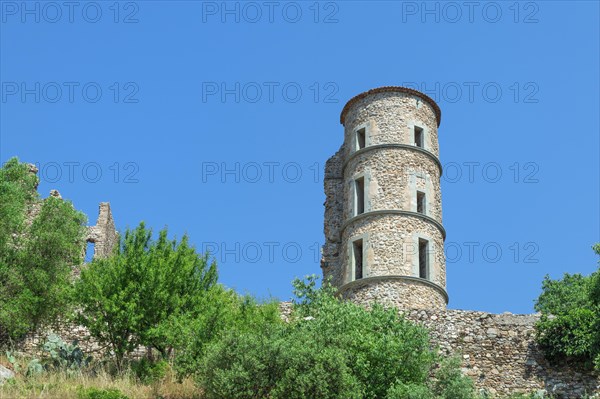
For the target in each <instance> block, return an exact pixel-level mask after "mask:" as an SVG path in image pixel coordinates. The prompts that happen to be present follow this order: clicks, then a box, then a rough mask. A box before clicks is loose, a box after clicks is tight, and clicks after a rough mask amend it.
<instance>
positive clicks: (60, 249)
mask: <svg viewBox="0 0 600 399" xmlns="http://www.w3.org/2000/svg"><path fill="white" fill-rule="evenodd" d="M37 182H38V180H37V176H36V175H35V174H33V173H30V172H29V167H28V165H26V164H24V163H20V162H19V161H18V159H17V158H12V159H11V160H9V161H8V162H7V163H6V164H5V165H4V166H3V167H2V168H0V303H2V306H1V307H0V327H1V329H2V330H3V331H5V333H7V334H8V335H9V336H11V337H13V338H17V337H20V336H22V335H23V334H25V333H26V332H27V331H30V330H31V329H33V328H35V327H36V326H38V325H39V324H40V322H41V321H45V322H49V321H52V320H53V319H55V318H56V317H57V316H58V315H60V314H64V313H65V311H66V309H67V307H68V291H69V287H70V280H69V279H70V275H71V270H72V267H73V266H76V265H78V264H80V263H81V261H82V248H83V240H84V233H85V223H86V218H85V216H84V215H83V214H82V213H81V212H78V211H76V210H75V209H74V208H73V205H72V204H71V203H70V202H68V201H64V200H61V199H59V198H54V197H49V198H47V199H46V200H44V201H42V202H41V203H39V196H38V194H37V191H36V186H37ZM34 204H35V205H36V206H40V210H39V213H38V214H37V216H36V217H35V218H34V219H33V221H32V222H31V223H27V212H28V211H31V210H32V209H33V208H32V205H34Z"/></svg>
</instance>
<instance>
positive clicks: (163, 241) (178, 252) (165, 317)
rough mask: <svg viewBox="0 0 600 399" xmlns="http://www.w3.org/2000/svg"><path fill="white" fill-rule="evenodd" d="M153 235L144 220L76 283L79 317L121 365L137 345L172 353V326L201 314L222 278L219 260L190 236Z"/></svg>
mask: <svg viewBox="0 0 600 399" xmlns="http://www.w3.org/2000/svg"><path fill="white" fill-rule="evenodd" d="M151 235H152V232H151V230H147V229H146V227H145V225H144V223H143V222H142V223H140V225H139V226H138V227H137V228H136V229H135V230H133V231H130V230H128V231H126V232H125V234H124V235H123V237H122V238H121V241H120V244H119V246H118V247H117V248H116V249H115V252H114V254H113V255H112V256H110V257H108V258H105V259H97V260H93V261H92V263H91V264H90V265H89V266H88V267H87V268H85V269H84V270H83V271H82V272H81V278H80V279H79V281H78V282H77V284H76V289H75V299H76V303H78V304H79V307H80V308H79V311H78V314H77V319H78V321H79V322H80V323H81V324H82V325H84V326H85V327H87V328H88V329H89V331H90V333H91V334H92V335H93V336H94V337H95V338H96V339H97V340H98V341H99V342H100V343H104V344H108V345H110V347H111V348H112V350H113V351H114V354H115V357H116V360H117V363H118V364H119V365H120V364H121V363H122V359H123V357H124V356H125V355H126V354H127V353H130V352H131V351H132V350H133V349H135V348H136V347H137V346H138V345H145V346H151V347H153V348H155V349H156V350H158V351H159V352H160V353H161V354H162V356H163V357H165V356H167V354H168V352H169V350H170V348H171V347H172V345H173V339H174V337H173V333H172V331H173V329H174V327H173V326H174V325H175V324H176V323H177V320H180V319H181V318H194V317H196V316H199V315H200V314H201V312H202V310H203V309H202V306H201V304H202V303H203V297H204V295H206V292H207V291H208V290H209V289H210V288H211V287H212V286H213V285H214V284H215V283H216V280H217V270H216V264H215V263H214V262H213V263H209V261H208V255H205V256H201V255H199V254H198V253H196V251H195V250H194V248H193V247H191V246H190V245H189V243H188V238H187V236H184V237H183V238H182V239H181V241H180V242H179V243H177V241H176V240H172V241H171V240H168V239H167V230H166V229H163V230H162V231H161V232H160V233H159V237H158V239H157V240H156V241H153V240H152V239H151Z"/></svg>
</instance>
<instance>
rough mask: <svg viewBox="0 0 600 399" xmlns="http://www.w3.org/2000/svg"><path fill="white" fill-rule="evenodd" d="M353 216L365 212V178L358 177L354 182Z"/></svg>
mask: <svg viewBox="0 0 600 399" xmlns="http://www.w3.org/2000/svg"><path fill="white" fill-rule="evenodd" d="M354 205H355V206H354V210H355V211H354V215H355V216H356V215H360V214H361V213H364V212H365V178H364V177H359V178H358V179H356V180H355V181H354Z"/></svg>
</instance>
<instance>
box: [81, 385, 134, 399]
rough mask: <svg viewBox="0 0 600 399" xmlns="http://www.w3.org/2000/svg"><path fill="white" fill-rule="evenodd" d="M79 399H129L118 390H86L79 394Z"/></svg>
mask: <svg viewBox="0 0 600 399" xmlns="http://www.w3.org/2000/svg"><path fill="white" fill-rule="evenodd" d="M77 397H78V398H79V399H129V398H128V397H127V396H125V395H124V394H122V393H121V391H119V390H118V389H99V388H85V389H83V388H82V389H80V390H79V392H77Z"/></svg>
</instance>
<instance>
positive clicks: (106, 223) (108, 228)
mask: <svg viewBox="0 0 600 399" xmlns="http://www.w3.org/2000/svg"><path fill="white" fill-rule="evenodd" d="M86 241H87V242H93V243H94V258H96V257H98V258H105V257H107V256H109V255H110V254H111V253H112V251H113V249H114V247H115V245H118V242H119V235H118V234H117V230H116V228H115V221H114V220H113V217H112V212H111V211H110V204H109V203H108V202H101V203H100V211H99V213H98V220H97V221H96V225H95V226H90V227H88V233H87V237H86Z"/></svg>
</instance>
